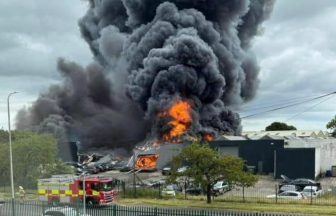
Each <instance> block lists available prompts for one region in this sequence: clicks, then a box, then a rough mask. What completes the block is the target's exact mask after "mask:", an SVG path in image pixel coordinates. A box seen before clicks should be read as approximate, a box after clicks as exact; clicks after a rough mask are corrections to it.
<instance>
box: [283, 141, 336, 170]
mask: <svg viewBox="0 0 336 216" xmlns="http://www.w3.org/2000/svg"><path fill="white" fill-rule="evenodd" d="M286 142H287V143H288V145H286V146H285V147H286V148H316V149H319V152H320V157H319V158H320V159H319V161H318V158H316V159H315V163H316V164H320V165H319V166H320V172H326V171H327V170H331V167H332V166H336V139H334V138H329V139H313V138H307V139H288V140H286Z"/></svg>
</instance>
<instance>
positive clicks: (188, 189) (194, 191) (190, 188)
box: [186, 187, 203, 195]
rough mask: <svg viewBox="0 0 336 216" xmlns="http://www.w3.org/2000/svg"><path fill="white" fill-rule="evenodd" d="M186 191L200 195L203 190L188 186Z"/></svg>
mask: <svg viewBox="0 0 336 216" xmlns="http://www.w3.org/2000/svg"><path fill="white" fill-rule="evenodd" d="M186 193H187V194H190V195H201V194H202V193H203V190H202V188H200V187H189V188H187V189H186Z"/></svg>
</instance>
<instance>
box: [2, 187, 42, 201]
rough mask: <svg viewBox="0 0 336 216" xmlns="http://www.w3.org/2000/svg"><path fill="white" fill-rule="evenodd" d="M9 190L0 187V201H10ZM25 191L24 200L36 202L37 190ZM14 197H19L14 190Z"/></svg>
mask: <svg viewBox="0 0 336 216" xmlns="http://www.w3.org/2000/svg"><path fill="white" fill-rule="evenodd" d="M10 191H11V188H10V187H1V188H0V200H1V199H10V198H11V197H12V195H11V192H10ZM25 191H26V200H36V199H37V198H38V196H37V190H35V189H25ZM15 197H16V198H18V197H19V193H18V191H17V190H16V191H15Z"/></svg>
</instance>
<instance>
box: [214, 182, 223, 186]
mask: <svg viewBox="0 0 336 216" xmlns="http://www.w3.org/2000/svg"><path fill="white" fill-rule="evenodd" d="M222 184H223V182H221V181H220V182H217V183H216V184H215V185H214V187H221V186H222Z"/></svg>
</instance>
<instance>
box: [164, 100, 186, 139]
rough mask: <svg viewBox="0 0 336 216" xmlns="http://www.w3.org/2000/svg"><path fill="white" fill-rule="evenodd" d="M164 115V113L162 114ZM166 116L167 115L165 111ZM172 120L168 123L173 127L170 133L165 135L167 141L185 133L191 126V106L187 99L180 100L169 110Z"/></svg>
mask: <svg viewBox="0 0 336 216" xmlns="http://www.w3.org/2000/svg"><path fill="white" fill-rule="evenodd" d="M160 116H162V115H160ZM163 116H164V117H166V116H167V114H166V113H165V114H164V115H163ZM168 116H169V117H170V118H172V120H171V121H170V122H169V123H168V124H169V125H170V126H171V127H172V128H171V130H170V131H169V133H168V134H165V135H164V136H163V139H164V140H165V141H173V140H176V139H178V138H179V137H181V136H182V135H184V134H185V133H186V132H187V131H188V129H189V128H190V126H191V123H192V116H191V106H190V104H189V103H188V102H186V101H178V102H177V103H175V104H174V105H173V106H172V107H171V108H170V109H169V111H168Z"/></svg>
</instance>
